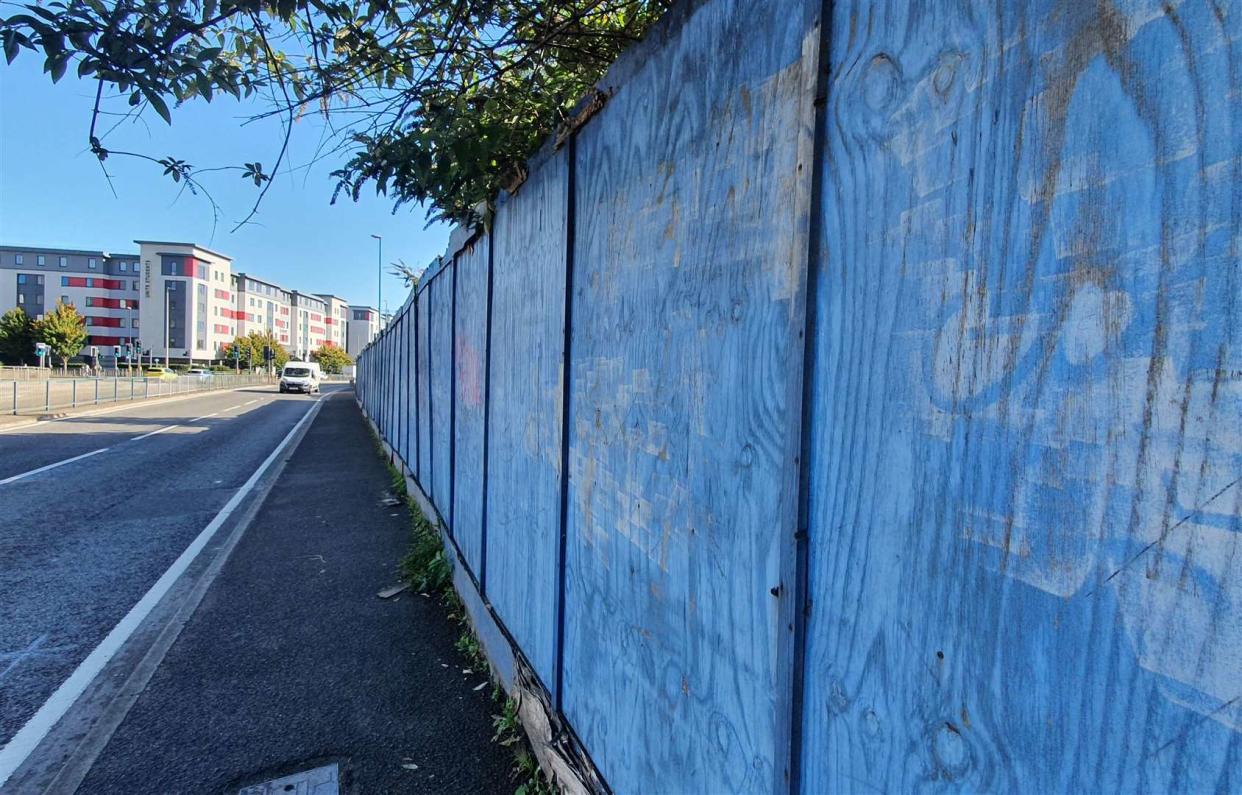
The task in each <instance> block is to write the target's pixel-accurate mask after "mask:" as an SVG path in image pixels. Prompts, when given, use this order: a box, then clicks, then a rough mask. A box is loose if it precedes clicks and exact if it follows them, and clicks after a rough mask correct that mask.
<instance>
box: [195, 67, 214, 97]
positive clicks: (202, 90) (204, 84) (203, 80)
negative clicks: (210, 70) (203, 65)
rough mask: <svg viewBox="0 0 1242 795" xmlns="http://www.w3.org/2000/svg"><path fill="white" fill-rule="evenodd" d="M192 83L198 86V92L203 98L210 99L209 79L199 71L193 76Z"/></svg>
mask: <svg viewBox="0 0 1242 795" xmlns="http://www.w3.org/2000/svg"><path fill="white" fill-rule="evenodd" d="M194 85H195V86H197V87H198V93H199V94H200V95H202V97H203V99H205V100H207V101H208V102H210V101H211V79H210V78H209V77H207V75H205V74H202V73H201V72H200V73H199V74H197V75H195V77H194Z"/></svg>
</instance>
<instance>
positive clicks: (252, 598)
mask: <svg viewBox="0 0 1242 795" xmlns="http://www.w3.org/2000/svg"><path fill="white" fill-rule="evenodd" d="M387 485H388V477H387V472H386V469H385V467H384V465H383V462H382V461H381V460H380V459H379V458H378V457H377V456H376V454H375V450H374V447H373V446H372V441H371V437H370V435H369V434H368V432H367V430H366V426H365V423H364V420H363V418H362V416H361V413H360V412H359V410H358V408H357V406H356V404H355V403H354V401H353V400H351V399H349V397H347V396H345V395H341V396H338V397H335V398H334V399H328V400H326V402H325V403H324V404H323V407H322V410H321V411H320V414H319V416H318V418H317V419H316V420H315V422H314V424H313V425H312V426H311V427H310V429H309V431H308V432H307V434H306V437H305V438H304V439H303V440H302V442H301V444H300V445H299V446H298V448H297V449H296V450H295V451H294V453H293V455H292V457H291V458H290V460H289V463H288V465H287V467H286V468H285V470H284V472H283V473H282V474H281V476H280V479H279V480H278V481H277V482H276V484H275V486H274V488H273V489H272V491H271V493H270V494H269V495H268V497H267V500H266V502H265V503H264V504H263V506H262V507H261V508H260V509H259V511H258V513H257V515H256V516H255V519H254V522H253V523H252V524H251V526H250V527H249V529H248V530H247V531H246V533H245V535H244V536H243V537H242V539H241V541H240V543H239V544H238V546H237V548H236V549H235V550H234V551H233V554H232V557H231V558H230V559H229V560H228V562H227V563H226V564H225V566H224V569H223V570H222V571H221V573H220V576H219V577H218V578H217V579H216V580H215V582H214V583H213V584H212V586H211V589H210V590H209V591H208V592H207V593H206V596H205V597H204V599H203V601H202V603H201V605H200V606H199V608H198V610H197V611H196V612H195V614H194V615H193V617H192V618H191V619H190V622H189V623H188V624H187V625H186V627H185V629H184V630H183V631H182V633H181V635H180V637H179V638H178V639H177V642H176V644H175V645H174V646H173V647H172V648H171V649H170V650H169V652H168V654H167V656H166V657H165V658H164V661H163V663H162V665H161V666H160V667H159V669H158V670H157V671H156V672H155V674H154V676H153V677H152V679H151V681H150V683H149V684H148V686H147V688H146V690H145V691H144V692H143V693H142V695H141V696H140V697H139V698H138V701H137V702H136V703H135V704H134V706H133V708H132V709H131V710H130V712H129V714H128V715H127V716H126V718H125V720H124V721H123V722H122V723H121V725H120V726H119V727H118V729H117V731H116V733H115V734H114V735H113V736H112V739H111V740H110V741H109V743H108V744H107V746H106V747H104V749H103V751H102V753H101V754H100V755H99V757H98V759H97V760H96V762H95V764H94V766H93V767H92V769H91V770H90V772H89V774H88V775H87V776H86V779H85V780H84V781H83V783H82V786H81V787H80V789H79V792H83V793H88V792H126V793H148V792H149V793H158V792H237V791H238V789H239V788H240V787H243V786H248V785H253V784H258V783H261V782H265V781H269V780H271V779H275V778H277V777H279V776H283V775H288V774H292V773H296V772H298V771H302V770H306V769H309V768H315V767H319V766H324V765H330V764H332V763H336V764H338V765H339V770H340V775H341V788H340V789H341V791H342V792H357V793H381V792H382V793H388V792H427V793H440V792H453V793H459V792H460V793H467V792H480V793H481V792H488V793H492V792H508V791H512V789H513V784H512V783H511V782H510V780H509V776H508V771H509V767H510V764H511V762H512V756H511V753H510V751H509V749H507V748H503V747H501V746H499V745H496V744H494V743H492V742H491V736H492V725H491V714H492V712H494V711H495V708H494V706H493V704H492V703H491V700H490V689H491V688H490V685H489V686H488V687H484V688H482V689H479V690H475V689H474V688H475V687H476V686H477V685H479V684H480V683H482V682H484V681H486V679H485V677H484V676H483V675H482V674H480V673H479V672H474V673H472V674H469V675H463V673H462V671H463V668H465V663H464V662H463V660H462V658H461V656H460V655H459V654H458V652H457V651H456V650H455V649H454V642H455V640H456V638H457V635H458V631H459V630H458V628H457V626H456V625H455V624H453V623H452V622H450V621H449V620H448V619H447V618H446V617H445V614H444V610H443V608H442V607H441V606H440V605H439V604H437V603H436V602H435V600H433V599H429V598H422V597H419V596H418V595H416V594H412V593H410V592H405V593H403V594H401V595H399V596H397V597H395V598H392V599H389V600H383V599H380V598H378V597H377V595H376V594H377V592H378V591H380V590H381V589H383V588H384V587H386V586H389V585H392V584H394V583H396V582H397V580H398V575H397V562H398V560H399V559H400V558H401V556H402V555H403V554H404V552H405V549H406V545H407V542H408V538H409V530H408V523H407V517H406V514H405V509H404V508H400V507H398V508H389V507H384V506H383V505H382V504H381V499H382V497H383V495H384V493H385V490H386V488H387ZM280 789H283V786H282V787H280ZM289 791H290V792H292V791H294V790H293V789H292V788H290V789H289ZM297 791H299V792H301V791H305V790H304V789H301V788H300V789H298V790H297Z"/></svg>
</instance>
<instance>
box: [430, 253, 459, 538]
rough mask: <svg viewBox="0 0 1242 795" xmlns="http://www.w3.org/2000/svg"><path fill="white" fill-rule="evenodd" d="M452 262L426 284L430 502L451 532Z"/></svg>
mask: <svg viewBox="0 0 1242 795" xmlns="http://www.w3.org/2000/svg"><path fill="white" fill-rule="evenodd" d="M453 268H454V266H453V265H448V266H446V267H445V268H444V269H443V270H441V271H440V272H439V273H438V274H436V277H435V278H434V279H433V280H432V282H431V284H429V285H427V291H428V297H429V299H430V301H429V303H430V306H431V340H430V343H431V344H430V348H431V446H432V462H431V468H432V473H431V501H432V502H433V503H435V506H436V510H437V511H439V512H440V516H441V517H442V518H443V519H444V521H445V522H446V523H448V526H449V532H450V533H451V532H452V517H451V508H452V504H451V502H450V500H449V487H450V480H449V479H450V477H451V476H452V472H451V469H450V465H451V459H450V453H451V445H452V443H453V438H452V425H451V424H450V423H451V416H452V400H453V392H452V387H453Z"/></svg>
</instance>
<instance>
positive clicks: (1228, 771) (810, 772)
mask: <svg viewBox="0 0 1242 795" xmlns="http://www.w3.org/2000/svg"><path fill="white" fill-rule="evenodd" d="M1240 17H1242V14H1239V9H1238V8H1237V6H1236V4H1234V5H1233V7H1229V4H1226V3H1213V2H1209V1H1208V0H1186V2H1179V3H1171V4H1160V3H1155V2H1139V1H1137V0H1136V1H1135V2H1109V1H1108V0H1104V1H1103V2H1098V3H1095V2H1093V3H1070V2H1048V1H1039V2H1030V3H1020V4H1019V3H1008V2H996V3H976V2H965V1H963V2H923V3H911V4H906V3H880V2H870V1H869V0H842V1H841V2H837V3H836V4H835V7H834V10H833V19H834V28H833V31H832V45H831V73H832V75H833V76H834V77H833V80H832V83H831V85H830V87H829V92H828V96H829V104H828V107H827V119H826V121H827V149H826V152H825V154H824V158H823V165H822V169H821V170H820V175H819V177H820V179H822V180H823V181H824V182H823V196H824V204H823V221H824V223H823V239H822V249H823V251H824V252H825V257H824V259H823V261H822V262H821V263H820V268H821V279H822V281H821V283H820V284H819V287H818V295H819V299H820V301H819V305H818V316H819V319H820V323H819V329H818V338H817V344H818V350H819V356H818V358H817V361H816V362H815V367H816V369H815V373H814V378H815V404H814V406H813V411H814V456H813V459H812V478H811V491H810V495H809V496H810V501H811V507H812V516H811V528H810V548H811V556H810V572H809V575H810V585H811V599H812V602H811V613H810V619H809V622H810V623H809V626H808V650H807V651H808V654H807V668H806V688H807V690H806V702H805V712H804V722H803V730H804V740H805V742H804V747H803V765H804V778H803V782H802V785H803V787H802V789H803V791H804V792H842V791H875V792H912V791H916V790H933V789H934V790H947V791H982V790H987V791H997V792H1032V793H1037V792H1121V791H1127V792H1187V793H1190V792H1237V791H1239V790H1242V740H1240V738H1242V734H1240V731H1242V698H1240V697H1242V554H1240V553H1242V548H1240V540H1242V523H1240V519H1239V515H1240V513H1242V487H1240V486H1239V480H1238V478H1239V476H1240V475H1242V435H1240V434H1242V422H1240V419H1242V346H1240V345H1239V343H1240V341H1242V340H1240V339H1239V333H1240V328H1242V323H1240V322H1239V315H1240V313H1242V305H1240V303H1239V300H1240V298H1239V273H1238V270H1239V259H1238V243H1239V221H1240V217H1242V216H1240V210H1242V204H1240V201H1239V199H1240V193H1239V191H1240V190H1242V180H1240V179H1239V176H1240V175H1239V167H1240V164H1242V145H1240V142H1242V116H1240V108H1242V83H1240V82H1239V64H1240V63H1242V60H1240V56H1242V52H1240V49H1239V42H1240V39H1242V35H1240V32H1242V19H1240Z"/></svg>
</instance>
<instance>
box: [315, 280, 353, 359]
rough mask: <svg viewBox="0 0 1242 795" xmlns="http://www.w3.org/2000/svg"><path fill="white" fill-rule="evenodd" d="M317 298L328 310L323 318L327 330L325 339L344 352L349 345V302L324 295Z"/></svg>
mask: <svg viewBox="0 0 1242 795" xmlns="http://www.w3.org/2000/svg"><path fill="white" fill-rule="evenodd" d="M319 297H320V298H322V299H323V301H324V303H325V304H326V305H327V308H328V309H327V312H326V313H325V314H324V318H323V322H324V324H325V325H326V326H327V329H328V333H327V336H326V337H325V339H326V341H327V342H330V343H332V344H333V345H335V346H336V347H338V348H340V349H341V350H345V349H346V347H347V346H348V345H349V302H348V301H346V300H345V299H344V298H340V297H338V296H335V295H327V294H325V293H319Z"/></svg>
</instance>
